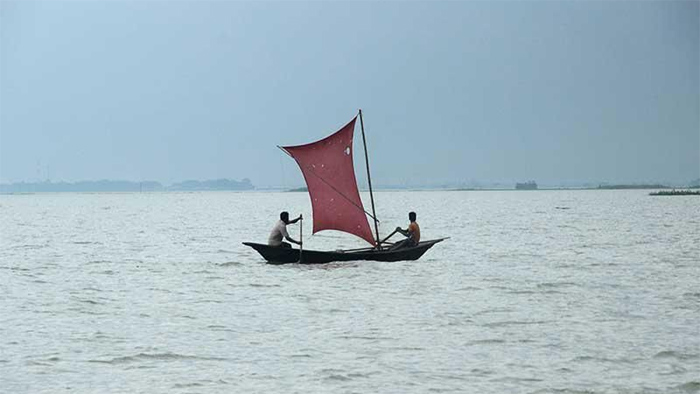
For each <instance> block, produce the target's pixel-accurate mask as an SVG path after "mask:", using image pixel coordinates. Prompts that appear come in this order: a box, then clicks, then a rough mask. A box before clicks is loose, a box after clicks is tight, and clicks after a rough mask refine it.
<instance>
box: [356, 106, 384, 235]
mask: <svg viewBox="0 0 700 394" xmlns="http://www.w3.org/2000/svg"><path fill="white" fill-rule="evenodd" d="M360 127H361V128H362V145H363V146H364V147H365V164H366V167H367V183H369V199H370V201H371V202H372V219H374V231H375V234H376V235H377V248H381V245H380V244H379V225H378V224H377V212H376V211H375V210H374V193H372V177H371V176H370V175H369V155H368V154H367V140H366V139H365V122H363V121H362V109H360Z"/></svg>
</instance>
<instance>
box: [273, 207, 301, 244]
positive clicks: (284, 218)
mask: <svg viewBox="0 0 700 394" xmlns="http://www.w3.org/2000/svg"><path fill="white" fill-rule="evenodd" d="M299 220H301V215H299V217H298V218H296V219H294V220H289V212H287V211H284V212H282V213H280V220H279V221H278V222H277V224H275V227H273V228H272V232H271V233H270V237H269V238H268V239H267V244H268V245H270V246H279V247H282V248H291V247H292V245H290V244H288V243H286V242H282V239H286V240H287V241H289V242H291V243H295V244H297V245H300V246H301V242H299V241H296V240H294V239H293V238H292V237H290V236H289V233H288V232H287V225H288V224H294V223H296V222H298V221H299Z"/></svg>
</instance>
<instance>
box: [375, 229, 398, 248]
mask: <svg viewBox="0 0 700 394" xmlns="http://www.w3.org/2000/svg"><path fill="white" fill-rule="evenodd" d="M398 231H399V230H394V232H392V233H391V234H389V235H387V236H386V238H384V239H383V240H381V241H379V245H377V246H379V247H381V246H382V244H383V243H384V242H386V240H387V239H389V238H391V237H392V236H393V235H394V234H396V233H397V232H398Z"/></svg>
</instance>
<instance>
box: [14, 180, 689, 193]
mask: <svg viewBox="0 0 700 394" xmlns="http://www.w3.org/2000/svg"><path fill="white" fill-rule="evenodd" d="M673 189H689V190H690V189H700V185H696V182H691V184H690V185H688V186H667V185H662V184H612V185H608V184H600V185H598V186H590V185H586V186H544V187H538V188H537V189H531V190H528V189H520V190H518V189H516V188H514V187H506V186H505V185H504V186H501V184H498V186H495V187H454V186H450V185H441V186H424V187H421V186H414V187H405V186H394V185H387V186H381V185H380V186H378V187H375V190H376V191H384V192H387V191H388V192H391V191H459V192H462V191H475V192H479V191H490V192H493V191H512V192H521V193H527V192H537V191H553V190H673ZM307 190H308V189H307V188H306V187H297V188H284V187H255V186H254V185H253V184H252V182H251V181H250V180H249V179H247V178H244V179H243V180H241V181H236V180H231V179H216V180H205V181H195V180H189V181H183V182H177V183H174V184H172V185H169V186H165V185H163V184H161V183H160V182H156V181H143V182H133V181H115V180H101V181H81V182H49V181H46V182H16V183H9V184H0V194H37V193H153V192H166V193H167V192H205V191H239V192H246V191H247V192H292V193H293V192H299V193H306V192H307ZM360 191H361V192H366V191H367V189H366V188H361V189H360Z"/></svg>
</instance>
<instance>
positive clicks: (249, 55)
mask: <svg viewBox="0 0 700 394" xmlns="http://www.w3.org/2000/svg"><path fill="white" fill-rule="evenodd" d="M699 4H700V3H699V2H697V1H690V2H680V1H643V2H638V1H614V2H602V1H567V2H564V1H561V2H559V1H531V2H529V1H519V2H510V1H508V2H507V1H497V2H486V1H474V2H444V3H436V2H384V3H372V2H340V3H339V2H327V3H322V2H258V3H252V2H227V1H212V2H202V1H198V2H194V1H192V2H186V1H177V2H167V1H144V2H126V1H105V2H97V1H71V2H60V1H52V2H27V1H22V2H12V1H0V181H2V182H8V181H19V180H37V179H44V178H46V177H47V175H49V176H50V177H51V179H52V180H53V181H58V180H91V179H103V178H110V179H126V180H158V181H162V182H165V183H170V182H172V181H177V180H184V179H213V178H234V179H240V178H244V177H247V178H250V179H251V180H252V182H253V183H254V184H255V185H258V186H265V185H296V184H299V183H301V177H300V176H299V175H298V171H297V168H296V165H295V164H294V162H293V161H292V160H291V159H290V158H289V157H287V156H286V155H285V154H284V153H283V152H281V151H279V150H278V149H277V148H276V145H290V144H300V143H306V142H310V141H312V140H316V139H318V138H321V137H324V136H325V135H327V134H329V133H330V132H333V131H335V130H336V129H337V128H339V127H340V126H342V125H344V124H345V123H347V122H348V121H349V120H350V119H351V118H352V117H353V116H354V115H355V114H356V111H357V109H358V108H362V109H363V113H364V115H365V125H366V131H367V133H368V134H367V138H368V145H369V149H370V161H371V164H372V176H373V180H374V182H376V183H380V184H382V183H383V184H413V185H415V184H425V183H437V182H463V181H469V180H483V181H494V180H495V181H510V180H528V179H535V180H537V181H539V182H541V183H547V182H559V181H589V182H598V181H608V182H618V181H619V182H644V181H667V180H668V181H680V182H685V181H689V180H691V179H695V178H698V177H700V115H699V114H700V78H699V74H700V61H699V58H700V24H699V20H700V7H699ZM358 125H359V123H358ZM356 132H357V133H358V134H357V136H358V137H359V127H358V129H357V130H356ZM359 142H360V140H359V139H357V138H356V149H358V150H356V152H357V153H360V152H361V151H360V150H359V148H360V147H361V145H359V144H358V143H359ZM356 159H361V156H357V155H356ZM357 161H358V165H359V164H362V163H363V162H362V161H359V160H357ZM47 172H48V173H47ZM363 173H364V167H359V168H358V175H359V176H358V177H359V178H360V179H364V177H363V176H361V175H362V174H363Z"/></svg>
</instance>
